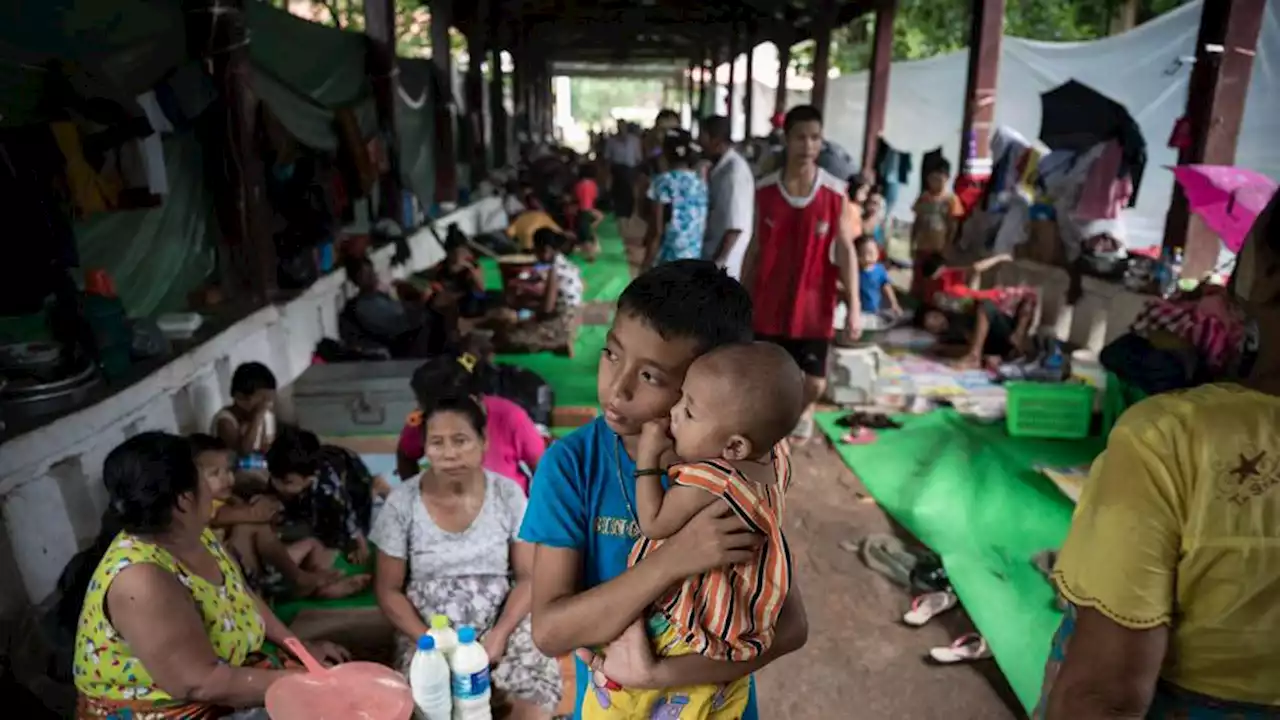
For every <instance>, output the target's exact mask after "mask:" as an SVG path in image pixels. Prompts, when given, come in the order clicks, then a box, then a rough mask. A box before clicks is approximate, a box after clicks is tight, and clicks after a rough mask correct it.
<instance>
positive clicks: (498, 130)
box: [489, 13, 511, 167]
mask: <svg viewBox="0 0 1280 720" xmlns="http://www.w3.org/2000/svg"><path fill="white" fill-rule="evenodd" d="M495 15H496V13H495ZM491 27H492V29H493V30H494V31H495V32H494V34H493V35H491V36H490V37H492V38H493V40H494V43H493V47H492V48H490V53H489V121H490V131H489V146H490V147H491V148H493V164H494V166H496V167H505V166H506V164H507V162H508V160H507V158H508V155H507V145H508V143H510V142H511V135H510V133H509V131H508V130H507V105H506V94H507V93H506V75H505V73H504V72H503V70H502V48H501V47H499V46H498V43H497V33H496V30H497V27H496V26H491Z"/></svg>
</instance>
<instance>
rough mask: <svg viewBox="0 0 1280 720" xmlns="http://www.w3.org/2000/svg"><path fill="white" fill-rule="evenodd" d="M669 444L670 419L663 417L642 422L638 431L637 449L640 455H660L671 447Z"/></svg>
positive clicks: (670, 442) (670, 441)
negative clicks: (638, 444)
mask: <svg viewBox="0 0 1280 720" xmlns="http://www.w3.org/2000/svg"><path fill="white" fill-rule="evenodd" d="M671 445H672V440H671V420H669V419H668V418H665V417H664V418H661V419H659V420H650V421H649V422H647V423H645V424H644V428H643V429H642V430H641V431H640V447H639V448H637V449H638V450H639V454H640V455H641V456H642V457H662V455H663V453H665V452H666V451H667V450H670V449H671Z"/></svg>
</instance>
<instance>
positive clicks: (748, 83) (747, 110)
mask: <svg viewBox="0 0 1280 720" xmlns="http://www.w3.org/2000/svg"><path fill="white" fill-rule="evenodd" d="M756 32H757V26H756V22H755V20H751V21H749V22H748V23H747V73H746V74H747V76H746V78H744V79H743V83H742V88H743V90H742V114H743V115H745V116H746V122H744V123H743V124H742V127H743V131H742V135H743V139H744V140H750V139H751V138H752V137H753V135H752V128H753V127H754V125H755V113H756V105H755V95H756V73H755V54H756V45H758V44H759V42H758V37H759V36H758V35H756Z"/></svg>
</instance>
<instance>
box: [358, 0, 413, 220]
mask: <svg viewBox="0 0 1280 720" xmlns="http://www.w3.org/2000/svg"><path fill="white" fill-rule="evenodd" d="M364 31H365V34H366V35H368V36H369V52H368V55H367V56H366V67H367V68H368V72H369V78H370V80H372V84H373V102H374V105H375V106H376V108H377V112H378V133H379V135H380V136H381V140H382V146H383V148H384V149H385V152H386V154H387V171H386V172H384V173H382V175H381V176H380V177H379V178H378V188H379V190H380V194H381V195H382V202H381V203H380V207H379V209H380V210H381V212H380V213H379V214H380V215H381V216H382V217H384V218H391V219H393V220H395V221H396V222H397V223H402V222H404V211H403V208H402V204H403V200H404V195H403V193H402V192H401V189H400V188H401V184H400V143H399V141H398V137H397V135H396V83H397V82H398V77H399V74H400V67H399V66H398V65H397V64H396V13H395V3H394V0H365V4H364Z"/></svg>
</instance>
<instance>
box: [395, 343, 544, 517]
mask: <svg viewBox="0 0 1280 720" xmlns="http://www.w3.org/2000/svg"><path fill="white" fill-rule="evenodd" d="M476 362H477V361H476V358H475V357H474V356H472V355H461V356H450V355H445V356H440V357H436V358H432V359H431V360H428V361H427V362H426V364H424V365H423V366H422V367H421V368H418V370H417V372H415V373H414V374H413V380H412V382H411V385H412V387H413V390H414V394H415V395H417V397H418V405H419V406H420V407H425V406H427V405H430V404H431V400H432V398H435V397H439V396H442V395H475V396H477V397H479V398H480V399H481V401H482V403H483V405H484V409H485V414H486V416H487V418H486V422H485V440H486V441H487V442H488V447H487V448H486V449H485V454H484V467H485V469H486V470H491V471H493V472H496V473H498V474H499V475H505V476H506V477H509V478H511V479H512V480H514V481H516V483H517V484H518V485H520V488H521V489H522V490H524V492H525V494H526V495H527V494H529V478H528V477H527V476H526V475H525V474H524V472H522V471H521V470H520V463H524V464H525V465H527V466H528V468H529V472H533V470H534V469H535V468H537V466H538V461H539V460H540V459H542V452H543V450H545V449H546V441H544V440H543V438H542V434H541V433H539V432H538V427H537V426H536V425H534V424H533V420H532V419H530V418H529V413H527V412H525V410H524V408H522V407H520V406H519V405H517V404H516V403H514V402H512V401H510V400H508V399H506V398H502V397H498V396H496V395H482V394H481V393H480V392H478V387H477V386H478V385H479V383H478V382H477V378H476V375H475V374H474V372H473V370H474V368H475V366H476ZM425 441H426V438H425V429H424V428H423V427H422V412H421V411H417V412H414V413H413V414H411V415H410V416H409V418H408V419H407V420H406V421H405V425H404V429H403V430H401V431H400V442H399V444H398V445H397V447H396V467H397V468H398V471H399V474H400V477H401V478H411V477H414V476H416V475H417V474H418V463H419V461H420V460H422V457H423V456H424V455H425V454H426V446H425Z"/></svg>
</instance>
